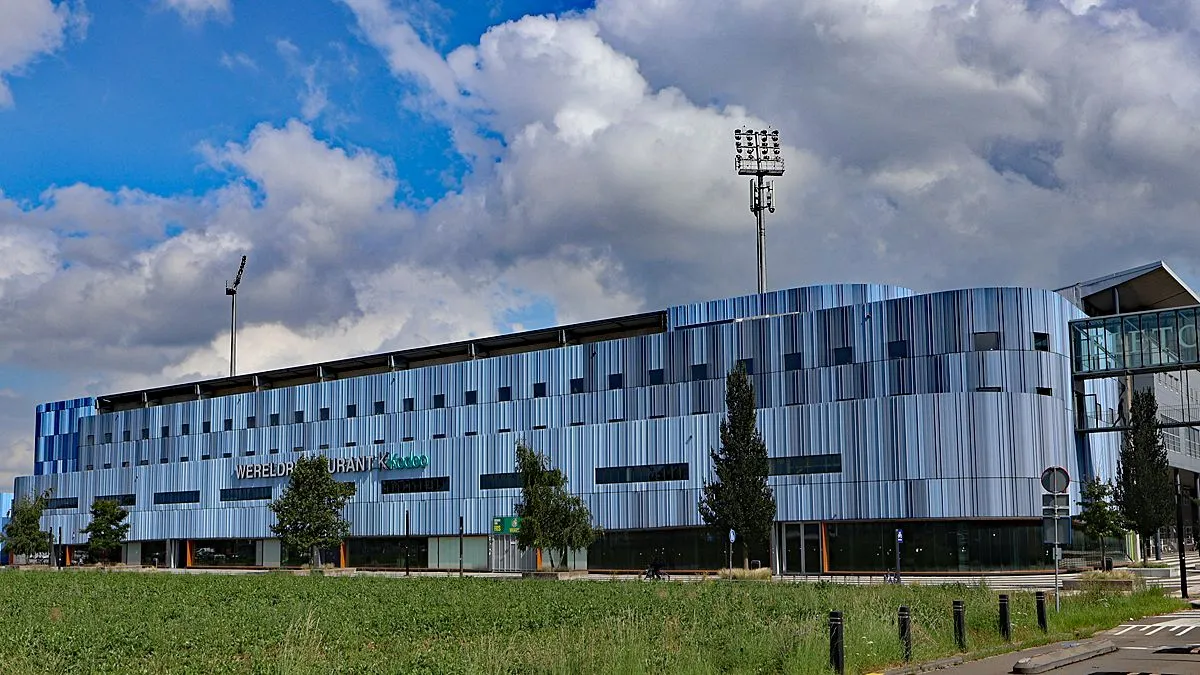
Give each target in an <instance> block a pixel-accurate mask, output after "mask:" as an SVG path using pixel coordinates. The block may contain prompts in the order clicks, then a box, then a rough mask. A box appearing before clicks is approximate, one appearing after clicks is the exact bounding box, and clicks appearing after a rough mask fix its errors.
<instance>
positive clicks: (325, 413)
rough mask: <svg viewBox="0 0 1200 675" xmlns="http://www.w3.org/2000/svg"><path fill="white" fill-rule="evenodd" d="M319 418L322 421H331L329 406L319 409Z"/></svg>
mask: <svg viewBox="0 0 1200 675" xmlns="http://www.w3.org/2000/svg"><path fill="white" fill-rule="evenodd" d="M317 418H318V419H320V420H321V421H322V422H328V421H329V408H321V409H320V410H319V411H317Z"/></svg>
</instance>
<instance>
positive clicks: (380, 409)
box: [374, 401, 387, 415]
mask: <svg viewBox="0 0 1200 675" xmlns="http://www.w3.org/2000/svg"><path fill="white" fill-rule="evenodd" d="M374 412H375V414H376V415H382V414H384V413H385V412H387V406H386V405H384V403H383V401H375V411H374Z"/></svg>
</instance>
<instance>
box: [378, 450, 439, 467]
mask: <svg viewBox="0 0 1200 675" xmlns="http://www.w3.org/2000/svg"><path fill="white" fill-rule="evenodd" d="M427 466H429V457H427V456H425V455H408V456H407V457H406V456H404V455H398V454H396V453H392V452H385V453H383V454H381V455H379V470H380V471H386V470H388V469H391V470H397V469H424V468H425V467H427Z"/></svg>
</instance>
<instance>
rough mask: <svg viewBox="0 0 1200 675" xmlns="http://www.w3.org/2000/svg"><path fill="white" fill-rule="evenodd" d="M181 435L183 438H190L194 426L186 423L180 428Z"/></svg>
mask: <svg viewBox="0 0 1200 675" xmlns="http://www.w3.org/2000/svg"><path fill="white" fill-rule="evenodd" d="M179 433H180V434H181V435H183V436H190V435H191V433H192V425H190V424H188V423H186V422H184V423H183V424H181V425H180V426H179Z"/></svg>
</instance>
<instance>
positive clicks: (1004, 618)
mask: <svg viewBox="0 0 1200 675" xmlns="http://www.w3.org/2000/svg"><path fill="white" fill-rule="evenodd" d="M1000 637H1002V638H1004V641H1005V642H1012V623H1011V622H1010V621H1009V620H1008V596H1007V595H1003V594H1002V595H1001V596H1000Z"/></svg>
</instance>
